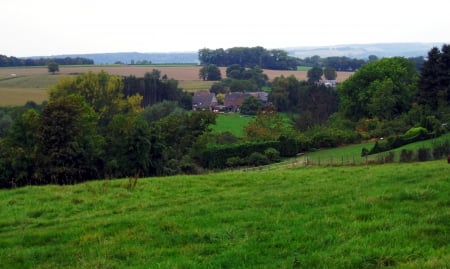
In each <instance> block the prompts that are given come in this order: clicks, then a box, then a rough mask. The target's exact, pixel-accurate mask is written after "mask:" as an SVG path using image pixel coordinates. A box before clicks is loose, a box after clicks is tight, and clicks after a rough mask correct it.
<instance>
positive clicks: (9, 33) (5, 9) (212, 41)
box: [0, 0, 450, 57]
mask: <svg viewBox="0 0 450 269" xmlns="http://www.w3.org/2000/svg"><path fill="white" fill-rule="evenodd" d="M0 10H1V13H0V14H1V15H0V54H3V55H8V56H17V57H24V56H36V55H39V56H41V55H45V56H47V55H58V54H74V53H98V52H174V51H177V52H178V51H180V52H181V51H198V50H199V49H201V48H210V49H217V48H224V49H226V48H230V47H236V46H245V47H253V46H262V47H265V48H267V49H273V48H286V47H296V46H323V45H326V46H332V45H339V44H355V43H356V44H366V43H388V42H389V43H391V42H427V43H428V42H436V43H440V42H444V43H450V42H449V41H450V15H449V11H448V1H447V0H428V1H417V0H410V1H400V0H378V1H362V0H360V1H354V0H339V1H337V0H320V1H316V0H306V1H299V0H276V1H273V0H267V1H266V0H259V1H258V0H251V1H250V0H222V1H214V0H190V1H189V0H159V1H149V0H147V1H144V0H142V1H141V0H127V1H117V0H76V1H74V0H1V3H0Z"/></svg>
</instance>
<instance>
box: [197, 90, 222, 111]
mask: <svg viewBox="0 0 450 269" xmlns="http://www.w3.org/2000/svg"><path fill="white" fill-rule="evenodd" d="M216 105H217V98H216V94H215V93H212V92H209V91H198V92H195V93H194V96H193V97H192V110H194V111H195V110H210V111H212V110H213V107H214V106H216Z"/></svg>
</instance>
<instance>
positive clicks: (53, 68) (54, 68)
mask: <svg viewBox="0 0 450 269" xmlns="http://www.w3.org/2000/svg"><path fill="white" fill-rule="evenodd" d="M47 69H48V72H49V73H52V74H53V75H54V74H55V73H56V72H59V64H58V63H57V62H55V61H50V62H49V63H48V65H47Z"/></svg>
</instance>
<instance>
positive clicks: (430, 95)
mask: <svg viewBox="0 0 450 269" xmlns="http://www.w3.org/2000/svg"><path fill="white" fill-rule="evenodd" d="M449 69H450V45H448V44H444V45H443V46H442V49H441V50H439V49H438V48H436V47H434V48H432V49H431V50H430V51H429V52H428V57H427V60H426V61H425V62H424V64H423V67H422V69H421V73H420V80H419V93H418V102H419V104H423V105H426V106H428V107H430V108H431V110H432V111H436V112H438V113H437V114H438V115H439V114H441V113H445V114H448V113H450V111H449V109H448V108H449V105H450V74H449V72H448V70H449Z"/></svg>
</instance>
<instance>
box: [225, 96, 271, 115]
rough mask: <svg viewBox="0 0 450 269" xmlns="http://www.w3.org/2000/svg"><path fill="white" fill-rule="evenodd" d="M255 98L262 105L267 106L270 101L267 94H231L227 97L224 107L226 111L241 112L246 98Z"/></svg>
mask: <svg viewBox="0 0 450 269" xmlns="http://www.w3.org/2000/svg"><path fill="white" fill-rule="evenodd" d="M249 96H253V97H255V98H256V99H258V100H259V101H261V103H263V104H266V103H267V102H268V100H269V94H268V93H267V92H245V93H243V92H230V93H228V94H227V95H225V100H224V106H225V110H226V111H230V112H239V108H240V106H241V105H242V103H243V102H244V100H245V98H247V97H249Z"/></svg>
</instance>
